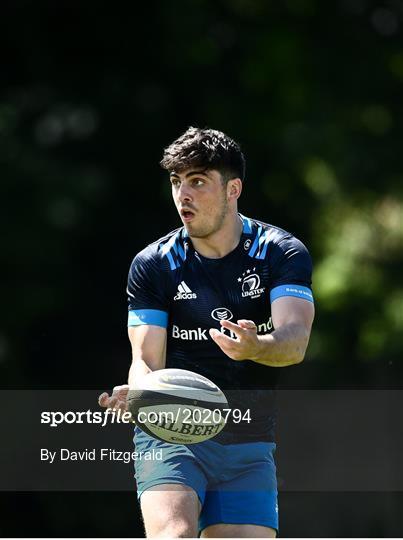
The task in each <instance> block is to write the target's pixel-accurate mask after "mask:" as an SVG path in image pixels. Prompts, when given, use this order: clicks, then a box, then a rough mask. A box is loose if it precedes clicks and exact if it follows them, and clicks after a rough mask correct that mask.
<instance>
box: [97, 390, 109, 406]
mask: <svg viewBox="0 0 403 540" xmlns="http://www.w3.org/2000/svg"><path fill="white" fill-rule="evenodd" d="M108 399H109V394H108V392H103V393H102V394H101V395H100V396H99V397H98V404H99V405H100V406H101V407H107V406H108Z"/></svg>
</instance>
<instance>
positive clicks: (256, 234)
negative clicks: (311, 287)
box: [242, 216, 309, 262]
mask: <svg viewBox="0 0 403 540" xmlns="http://www.w3.org/2000/svg"><path fill="white" fill-rule="evenodd" d="M242 219H243V220H244V232H245V228H246V227H245V224H247V227H248V231H247V232H248V233H249V234H250V235H251V247H250V250H249V256H251V257H253V258H256V259H261V260H265V259H266V260H267V259H269V260H271V262H275V260H276V259H277V258H279V257H280V258H281V256H286V257H287V258H290V257H292V256H294V255H295V254H297V253H300V254H305V255H306V256H307V257H309V253H308V250H307V248H306V246H305V245H304V244H303V243H302V242H301V241H300V240H299V239H298V238H296V237H295V236H294V235H293V234H292V233H290V232H288V231H286V230H284V229H282V228H281V227H277V226H275V225H271V224H270V223H265V222H264V221H260V220H258V219H252V218H246V217H244V216H242Z"/></svg>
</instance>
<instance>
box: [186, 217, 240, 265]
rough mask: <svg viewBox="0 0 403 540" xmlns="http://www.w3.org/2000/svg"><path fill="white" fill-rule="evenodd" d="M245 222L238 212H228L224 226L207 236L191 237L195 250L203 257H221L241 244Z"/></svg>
mask: <svg viewBox="0 0 403 540" xmlns="http://www.w3.org/2000/svg"><path fill="white" fill-rule="evenodd" d="M242 230H243V223H242V219H241V218H240V216H239V215H238V213H237V212H235V213H233V214H232V213H231V214H228V216H227V217H226V219H225V221H224V223H223V225H222V227H221V228H220V229H219V230H218V231H216V232H215V233H213V234H211V235H210V236H207V237H205V238H193V237H190V238H191V240H192V243H193V247H194V248H195V250H196V251H197V252H198V253H200V255H202V256H203V257H207V258H209V259H221V258H222V257H225V255H228V253H230V252H231V251H233V250H234V249H235V248H236V247H237V245H238V244H239V240H240V238H241V235H242Z"/></svg>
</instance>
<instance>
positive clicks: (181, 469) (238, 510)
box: [134, 428, 278, 531]
mask: <svg viewBox="0 0 403 540" xmlns="http://www.w3.org/2000/svg"><path fill="white" fill-rule="evenodd" d="M134 440H135V444H136V452H143V454H142V456H143V458H142V459H137V460H136V462H135V469H136V473H135V477H136V481H137V490H138V497H139V498H140V497H141V494H142V493H143V492H144V491H146V490H147V489H149V488H151V487H153V486H157V485H159V484H184V485H186V486H189V487H191V488H192V489H194V491H195V492H196V493H197V495H198V497H199V500H200V503H201V505H202V510H201V514H200V518H199V530H203V529H205V528H206V527H208V526H210V525H215V524H218V523H226V524H251V525H261V526H264V527H271V528H272V529H275V530H277V531H278V506H277V480H276V466H275V463H274V458H273V454H274V452H275V449H276V445H275V443H272V442H252V443H238V444H220V443H217V442H214V441H213V440H208V441H204V442H202V443H197V444H191V445H188V446H186V445H178V444H170V443H165V442H162V441H160V440H158V439H154V438H153V437H151V436H149V435H147V434H146V433H144V432H143V431H141V430H140V429H139V428H136V430H135V438H134ZM157 451H160V452H159V454H157V453H156V452H157ZM144 452H147V453H148V455H149V456H151V455H155V456H158V457H159V459H152V460H151V459H149V460H147V459H144V456H145V454H144ZM161 458H162V459H161Z"/></svg>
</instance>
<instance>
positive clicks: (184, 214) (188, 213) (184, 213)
mask: <svg viewBox="0 0 403 540" xmlns="http://www.w3.org/2000/svg"><path fill="white" fill-rule="evenodd" d="M180 215H181V218H182V221H183V222H184V223H189V222H190V221H192V220H193V218H194V217H195V213H194V212H193V210H187V209H184V208H182V210H181V211H180Z"/></svg>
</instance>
